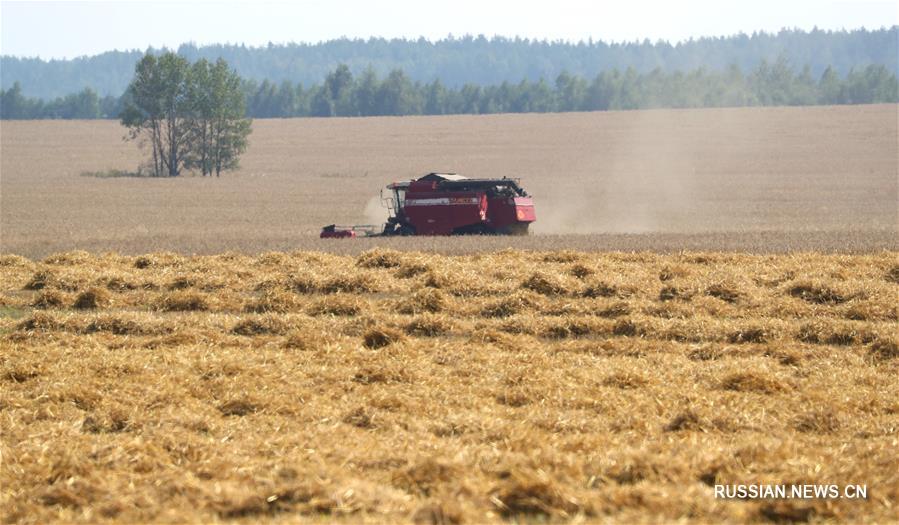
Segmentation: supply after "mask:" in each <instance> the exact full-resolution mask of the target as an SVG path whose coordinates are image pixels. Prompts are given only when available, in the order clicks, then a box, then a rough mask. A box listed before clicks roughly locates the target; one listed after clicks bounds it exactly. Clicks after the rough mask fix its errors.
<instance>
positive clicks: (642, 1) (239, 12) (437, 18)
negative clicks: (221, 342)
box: [0, 0, 899, 59]
mask: <svg viewBox="0 0 899 525" xmlns="http://www.w3.org/2000/svg"><path fill="white" fill-rule="evenodd" d="M897 23H899V0H857V1H855V0H839V1H831V0H749V1H728V0H718V1H713V0H676V1H671V0H669V1H663V0H621V1H608V0H594V1H587V0H542V1H534V2H528V1H525V0H518V1H508V0H495V1H489V0H450V1H447V0H434V1H426V0H380V1H376V0H367V1H364V0H360V1H346V0H331V1H326V0H295V1H280V0H268V1H266V0H263V1H255V2H251V1H236V0H235V1H195V0H194V1H186V2H173V1H153V2H147V1H134V2H126V1H119V2H83V1H72V2H59V1H56V2H37V1H31V2H23V1H6V0H2V1H0V54H4V55H12V56H20V57H40V58H43V59H53V58H56V59H59V58H73V57H77V56H89V55H95V54H98V53H102V52H104V51H111V50H115V49H118V50H130V49H138V50H145V49H146V48H147V47H151V46H152V47H155V48H160V47H164V46H165V47H168V48H177V47H178V46H179V45H180V44H182V43H185V42H193V43H195V44H198V45H203V44H211V43H235V44H241V43H242V44H246V45H248V46H264V45H266V44H267V43H268V42H272V43H276V44H280V43H288V42H310V43H314V42H319V41H324V40H331V39H334V38H340V37H349V38H368V37H371V36H375V37H385V38H394V37H405V38H418V37H425V38H427V39H429V40H438V39H441V38H444V37H446V36H447V35H449V34H452V35H455V36H463V35H466V34H471V35H479V34H483V35H486V36H488V37H489V36H494V35H502V36H521V37H527V38H536V39H548V40H559V39H561V40H567V41H573V42H576V41H579V40H587V39H589V38H592V39H593V40H603V41H606V42H622V41H634V40H643V39H647V38H648V39H649V40H651V41H656V40H667V41H669V42H672V43H674V42H678V41H682V40H686V39H689V38H691V37H693V38H696V37H701V36H724V35H732V34H735V33H739V32H744V33H752V32H753V31H760V30H764V31H777V30H779V29H781V28H784V27H787V28H799V29H805V30H809V29H812V28H813V27H816V26H817V27H818V28H821V29H856V28H860V27H865V28H868V29H879V28H881V27H890V26H892V25H895V24H897Z"/></svg>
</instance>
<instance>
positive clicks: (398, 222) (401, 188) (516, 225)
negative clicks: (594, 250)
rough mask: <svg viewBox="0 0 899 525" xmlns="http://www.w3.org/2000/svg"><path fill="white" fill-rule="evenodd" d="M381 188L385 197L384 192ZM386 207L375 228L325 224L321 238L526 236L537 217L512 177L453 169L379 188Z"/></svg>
mask: <svg viewBox="0 0 899 525" xmlns="http://www.w3.org/2000/svg"><path fill="white" fill-rule="evenodd" d="M385 191H386V195H385ZM381 202H382V203H383V205H384V206H385V207H386V208H387V209H388V211H389V217H388V219H387V223H386V224H385V225H384V227H383V229H381V231H380V232H378V231H377V227H375V226H370V225H363V226H343V227H341V226H337V225H334V224H332V225H329V226H326V227H325V228H323V229H322V232H321V237H322V238H348V237H359V236H374V235H465V234H497V235H526V234H527V232H528V226H529V225H530V224H531V223H532V222H534V221H535V220H537V216H536V214H535V212H534V201H533V199H532V198H531V196H530V195H528V193H527V192H526V191H524V189H522V188H521V186H520V185H519V181H518V180H517V179H509V178H505V177H503V178H500V179H469V178H466V177H463V176H461V175H457V174H455V173H429V174H427V175H425V176H424V177H421V178H418V179H415V180H409V181H402V182H394V183H393V184H390V185H388V186H387V188H386V189H385V190H382V192H381Z"/></svg>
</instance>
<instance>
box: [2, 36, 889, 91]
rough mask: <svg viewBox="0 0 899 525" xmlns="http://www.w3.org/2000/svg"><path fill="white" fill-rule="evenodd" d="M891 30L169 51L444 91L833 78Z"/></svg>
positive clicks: (50, 87) (45, 78) (7, 82)
mask: <svg viewBox="0 0 899 525" xmlns="http://www.w3.org/2000/svg"><path fill="white" fill-rule="evenodd" d="M897 41H899V27H897V26H892V27H889V28H882V29H874V30H866V29H859V30H853V31H824V30H819V29H813V30H811V31H802V30H795V29H785V30H781V31H779V32H776V33H767V32H755V33H752V34H737V35H732V36H727V37H704V38H698V39H690V40H687V41H683V42H678V43H670V42H665V41H657V42H650V41H648V40H643V41H640V42H637V41H634V42H603V41H593V40H587V41H581V42H565V41H546V40H533V39H523V38H506V37H501V36H496V37H492V38H488V37H485V36H483V35H478V36H463V37H452V36H450V37H447V38H444V39H441V40H437V41H429V40H425V39H423V38H420V39H389V40H388V39H384V38H370V39H367V40H361V39H346V38H342V39H337V40H331V41H327V42H321V43H316V44H303V43H291V44H284V45H274V44H269V45H267V46H261V47H252V46H245V45H219V44H216V45H205V46H197V45H194V44H189V43H188V44H184V45H181V46H180V47H178V49H177V50H176V51H177V54H179V55H180V56H183V57H184V58H186V59H188V60H189V61H191V62H195V61H197V60H199V59H201V58H205V59H206V60H208V61H210V62H214V61H215V60H217V59H218V58H223V59H225V61H227V62H228V64H230V65H231V67H233V68H234V69H236V70H237V72H238V74H240V75H241V77H243V78H245V79H248V80H254V81H256V82H259V83H261V82H263V81H264V80H266V79H268V80H269V81H270V82H273V83H275V84H278V85H280V84H281V83H282V82H283V81H289V82H291V83H293V84H298V83H302V84H303V85H305V86H310V85H312V84H316V83H320V82H321V80H322V79H323V78H325V76H326V75H327V74H328V73H329V72H330V71H332V70H333V69H334V66H335V65H336V64H341V63H342V64H346V65H347V66H348V67H349V69H350V71H352V72H353V74H354V75H356V76H359V75H361V74H362V73H363V71H364V70H365V69H366V68H368V67H369V66H370V67H372V68H373V69H374V71H375V73H377V74H378V75H380V76H381V77H384V76H387V75H388V74H389V73H390V72H391V71H393V70H395V69H401V70H402V71H403V72H404V73H405V74H406V75H407V76H408V77H409V78H410V79H411V80H412V81H413V82H422V83H427V82H432V81H434V80H435V79H440V81H441V82H442V83H443V84H444V85H445V86H448V87H450V88H456V89H460V88H462V87H463V86H464V85H466V84H471V85H478V86H491V85H499V84H502V83H503V82H518V81H520V80H522V79H524V80H527V81H529V82H537V81H538V80H539V79H541V78H544V79H547V80H548V81H552V80H553V79H555V78H556V77H558V76H559V75H561V74H562V73H563V72H567V73H568V74H570V75H572V76H576V77H583V78H585V79H593V78H595V77H596V75H598V74H599V73H601V72H603V71H613V70H616V69H617V70H619V71H622V72H623V71H626V70H627V69H628V68H633V69H634V70H635V72H636V73H637V74H647V73H650V72H652V71H653V70H654V69H656V68H659V69H661V70H662V71H663V72H665V73H672V72H675V71H684V72H686V71H695V70H698V69H704V70H706V71H717V72H723V71H725V70H726V69H727V68H728V67H729V66H730V65H736V66H737V67H738V68H739V69H740V70H741V71H747V72H748V71H752V70H753V69H755V68H756V67H757V66H758V65H759V64H760V63H761V62H762V60H766V61H768V62H769V63H774V62H776V61H777V59H778V58H779V57H784V58H785V59H786V60H787V61H788V62H789V63H790V64H808V66H809V68H810V70H811V75H812V76H813V77H815V78H818V77H820V76H821V75H822V74H823V73H824V70H825V69H827V67H831V68H832V69H833V70H834V71H835V72H836V73H837V74H839V75H840V76H845V75H846V74H848V73H849V70H850V69H853V68H855V69H860V68H863V67H865V66H867V65H870V64H883V65H884V66H885V67H886V68H887V69H888V70H889V72H890V73H892V74H897V73H899V57H897V47H899V46H897V45H896V42H897ZM166 51H167V50H165V49H152V48H151V49H148V50H143V51H141V50H134V51H110V52H107V53H102V54H99V55H96V56H90V57H78V58H74V59H71V60H41V59H38V58H21V57H11V56H3V57H0V70H2V71H3V75H2V77H0V88H2V89H7V90H8V89H10V88H12V86H13V84H14V83H15V82H19V83H20V84H21V85H22V86H23V88H24V89H25V91H27V93H28V94H29V95H30V96H33V97H37V98H41V99H43V100H48V101H49V100H54V99H56V98H57V97H64V96H66V95H67V94H69V93H72V92H75V91H77V90H80V89H83V88H84V87H90V88H91V89H92V90H94V91H95V92H97V93H98V95H99V96H100V98H101V100H102V99H103V97H105V96H107V95H112V96H119V95H120V94H121V93H123V92H124V90H125V87H127V85H128V82H129V81H130V79H131V74H132V72H133V71H134V65H135V64H136V63H137V62H138V61H139V60H141V59H142V58H143V56H144V55H145V54H147V53H149V54H154V55H160V54H163V53H164V52H166Z"/></svg>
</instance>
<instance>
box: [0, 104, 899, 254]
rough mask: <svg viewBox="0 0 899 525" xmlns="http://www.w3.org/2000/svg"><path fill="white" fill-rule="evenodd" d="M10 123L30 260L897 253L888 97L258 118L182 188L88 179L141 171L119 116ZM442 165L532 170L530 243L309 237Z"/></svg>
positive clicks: (9, 239) (9, 149)
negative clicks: (170, 254) (307, 253)
mask: <svg viewBox="0 0 899 525" xmlns="http://www.w3.org/2000/svg"><path fill="white" fill-rule="evenodd" d="M0 125H2V140H0V144H2V151H0V157H2V158H0V176H2V179H0V184H2V188H0V190H2V191H0V234H2V236H0V242H2V250H0V251H2V252H5V253H17V254H21V255H26V256H29V257H35V258H41V257H45V256H47V255H49V254H51V253H54V252H58V251H64V250H72V249H84V250H89V251H91V252H96V253H102V252H104V251H109V250H114V251H118V252H120V253H129V254H134V255H138V254H142V253H146V252H148V251H176V252H180V253H187V254H190V253H204V254H214V253H221V252H223V251H238V252H244V253H262V252H265V251H270V250H286V251H292V250H297V249H302V250H316V251H320V250H324V251H335V252H340V253H353V254H358V253H359V252H360V251H362V250H366V249H369V248H371V247H372V246H375V245H382V246H389V247H390V248H393V249H398V250H435V249H436V250H440V251H443V252H446V253H473V252H478V251H495V250H497V249H503V248H505V247H514V248H522V249H538V250H540V249H542V250H552V249H565V248H570V249H580V250H626V251H630V250H637V251H640V250H657V251H678V250H682V249H690V250H719V251H720V250H727V251H731V250H734V251H752V252H756V253H766V252H787V251H793V250H815V251H831V252H856V253H858V252H866V251H871V250H879V249H890V250H896V249H899V246H897V244H899V241H897V229H896V228H897V213H899V212H897V184H899V182H897V162H899V161H897V158H899V154H897V141H899V138H897V106H896V105H873V106H840V107H807V108H741V109H701V110H659V111H628V112H604V113H568V114H542V115H487V116H444V117H402V118H395V117H385V118H357V119H343V118H335V119H289V120H258V121H256V122H254V133H253V135H252V136H251V137H250V139H251V145H250V149H249V151H248V152H247V154H246V155H245V156H244V158H243V159H242V164H243V168H242V169H241V170H240V171H238V172H236V173H233V174H227V175H226V176H224V177H223V178H221V179H203V178H201V177H186V178H182V179H178V180H170V179H164V180H158V179H135V178H109V179H103V178H94V177H83V176H80V174H81V173H83V172H97V171H104V170H109V169H119V170H133V169H134V168H135V167H136V166H137V165H138V164H139V163H140V161H141V159H142V154H141V152H140V151H139V150H138V148H137V147H136V145H135V144H132V143H124V142H122V136H123V135H124V130H123V128H121V127H120V126H119V125H118V124H117V123H115V122H96V121H95V122H71V121H69V122H60V121H35V122H16V121H3V122H2V124H0ZM435 170H437V171H458V172H460V173H463V174H466V175H469V176H474V177H478V176H480V177H484V176H513V177H521V178H522V179H523V182H524V186H525V187H526V188H527V189H528V191H530V192H531V193H532V194H533V195H534V196H535V198H536V202H537V213H538V222H537V223H536V224H535V225H534V230H533V231H534V233H535V234H536V235H533V236H531V237H529V238H527V239H514V240H511V241H510V240H508V239H489V240H484V239H475V240H469V239H451V240H447V239H437V240H435V239H380V240H377V241H372V240H370V241H366V242H365V243H362V244H359V243H357V244H353V243H344V242H338V243H335V242H321V241H319V240H318V239H317V238H316V236H317V233H318V231H319V228H321V226H323V225H325V224H329V223H332V222H338V223H365V222H376V221H378V220H380V217H379V210H380V207H379V206H378V203H377V201H376V200H372V199H373V198H374V197H376V196H377V194H378V191H379V189H380V188H382V187H383V186H384V185H385V184H387V183H389V182H391V181H394V180H398V179H404V178H410V177H415V176H418V175H421V174H423V173H426V172H428V171H435ZM366 210H368V212H366ZM572 234H579V235H572Z"/></svg>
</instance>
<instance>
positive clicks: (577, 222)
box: [0, 105, 899, 523]
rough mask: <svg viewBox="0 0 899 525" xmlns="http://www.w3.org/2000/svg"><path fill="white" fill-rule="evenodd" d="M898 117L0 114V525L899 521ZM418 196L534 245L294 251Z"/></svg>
mask: <svg viewBox="0 0 899 525" xmlns="http://www.w3.org/2000/svg"><path fill="white" fill-rule="evenodd" d="M897 109H899V106H896V105H874V106H843V107H813V108H743V109H708V110H659V111H634V112H604V113H582V114H578V113H572V114H545V115H490V116H447V117H403V118H364V119H336V118H335V119H290V120H262V121H256V122H255V123H254V133H253V135H252V137H251V145H250V149H249V151H248V152H247V153H246V155H245V156H244V158H243V159H242V166H243V167H242V168H241V169H240V170H239V171H237V172H234V173H228V174H226V175H224V176H223V177H222V178H202V177H197V176H189V175H188V176H185V177H182V178H178V179H168V178H166V179H151V178H134V177H107V176H106V175H111V174H115V172H114V171H111V170H124V171H128V170H134V169H135V167H136V166H137V165H138V164H139V163H140V162H141V159H142V158H143V157H142V155H143V154H142V153H141V152H140V150H139V149H138V147H137V145H136V144H134V143H128V142H123V141H122V136H123V135H124V131H123V129H122V128H121V127H120V126H118V125H117V124H116V123H114V122H51V121H41V122H13V121H3V122H2V140H0V176H2V179H0V183H2V185H0V190H2V191H0V421H2V433H0V458H2V462H0V513H2V520H3V521H4V522H11V523H50V522H58V523H68V522H98V521H99V522H113V523H133V522H179V523H181V522H224V521H228V522H231V521H240V522H245V523H255V522H259V521H268V522H285V521H288V522H293V521H301V522H322V521H332V520H334V521H342V522H353V523H356V522H377V523H382V522H394V521H401V522H403V521H404V522H408V521H413V522H417V523H481V522H500V521H514V522H542V521H609V522H647V521H651V522H659V521H666V522H669V521H678V522H687V523H707V522H734V523H743V522H747V521H748V522H773V523H784V522H831V521H837V522H895V521H899V514H897V512H899V511H897V509H899V505H897V503H899V476H897V472H899V456H897V454H896V450H897V448H899V431H897V429H899V401H897V400H899V382H897V381H896V379H895V378H896V377H897V373H899V335H897V334H899V311H897V301H896V298H897V296H899V231H897V198H896V195H897V184H899V181H897V176H896V174H897V162H899V156H897V154H896V152H897V149H896V148H897V146H896V145H897V140H899V139H897V121H899V120H897V118H896V117H897ZM429 171H457V172H460V173H463V174H466V175H469V176H473V177H487V176H490V177H494V176H509V177H520V178H521V179H522V184H523V186H524V187H525V188H526V189H527V190H528V191H530V192H531V193H532V194H533V195H534V198H535V201H536V205H537V214H538V221H537V223H535V224H534V227H533V235H530V236H527V237H480V236H472V237H464V238H403V239H358V240H347V241H328V240H319V239H318V238H317V233H318V231H319V228H320V227H321V226H323V225H325V224H329V223H332V222H338V223H372V222H378V221H380V220H382V219H383V215H382V213H383V211H382V209H381V208H380V206H379V202H378V199H377V194H378V190H379V189H380V188H381V187H383V186H384V185H386V184H387V183H389V182H391V181H394V180H397V179H406V178H411V177H415V176H418V175H421V174H423V173H426V172H429ZM755 483H773V484H786V485H810V484H838V485H840V487H841V488H842V487H843V486H845V485H847V484H862V485H865V486H866V487H867V490H868V495H867V498H865V499H848V498H836V499H816V500H804V499H786V500H770V499H769V500H763V501H758V500H751V499H748V500H747V499H731V500H727V499H716V498H715V497H714V490H715V489H714V487H715V486H716V485H735V484H755Z"/></svg>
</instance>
